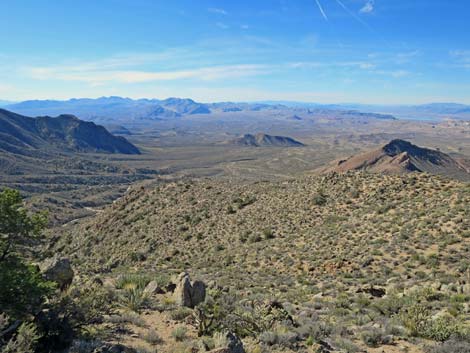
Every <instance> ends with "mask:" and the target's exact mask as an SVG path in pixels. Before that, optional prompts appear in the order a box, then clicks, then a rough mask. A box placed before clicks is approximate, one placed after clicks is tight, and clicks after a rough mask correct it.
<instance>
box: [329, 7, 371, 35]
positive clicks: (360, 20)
mask: <svg viewBox="0 0 470 353" xmlns="http://www.w3.org/2000/svg"><path fill="white" fill-rule="evenodd" d="M336 2H337V3H338V4H339V5H340V6H341V7H342V8H343V9H344V11H346V12H347V13H348V14H350V15H351V16H352V17H353V18H354V19H355V20H356V21H358V22H359V23H360V24H362V25H363V26H365V27H366V28H367V29H368V30H369V31H371V32H373V33H375V34H377V33H376V32H375V30H374V29H373V28H372V27H371V26H369V25H368V24H367V22H364V21H363V20H362V18H360V17H359V16H357V15H356V14H355V13H354V12H352V11H351V10H350V9H348V8H347V7H346V5H345V4H343V2H342V1H341V0H336Z"/></svg>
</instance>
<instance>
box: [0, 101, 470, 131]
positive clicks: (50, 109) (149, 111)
mask: <svg viewBox="0 0 470 353" xmlns="http://www.w3.org/2000/svg"><path fill="white" fill-rule="evenodd" d="M0 106H3V107H4V108H5V109H8V110H10V111H14V112H16V113H18V114H22V115H26V116H43V115H47V116H57V115H62V114H72V115H75V116H77V117H79V118H80V119H83V120H89V121H94V122H96V123H99V124H103V125H108V124H114V125H116V124H117V125H124V126H126V124H127V125H129V124H131V125H136V124H140V123H148V122H151V121H168V120H174V119H177V118H181V117H183V116H190V115H199V114H203V115H207V114H212V113H215V114H218V115H219V116H220V115H221V114H224V113H228V114H236V113H244V112H247V113H263V112H266V113H272V114H277V113H283V114H285V115H286V116H289V115H290V116H291V117H297V119H290V120H302V114H310V115H316V116H320V115H325V114H328V115H331V114H332V113H333V114H334V115H336V116H338V117H343V118H351V117H352V118H364V119H395V118H396V117H398V118H402V119H416V120H440V119H443V118H459V119H469V120H470V106H469V105H464V104H456V103H431V104H425V105H365V104H353V103H352V104H348V103H346V104H317V103H302V102H290V101H279V102H277V101H266V102H252V103H237V102H221V103H199V102H195V101H194V100H192V99H188V98H184V99H183V98H168V99H163V100H160V99H136V100H134V99H130V98H122V97H101V98H97V99H90V98H81V99H70V100H66V101H60V100H30V101H24V102H19V103H9V102H6V101H0Z"/></svg>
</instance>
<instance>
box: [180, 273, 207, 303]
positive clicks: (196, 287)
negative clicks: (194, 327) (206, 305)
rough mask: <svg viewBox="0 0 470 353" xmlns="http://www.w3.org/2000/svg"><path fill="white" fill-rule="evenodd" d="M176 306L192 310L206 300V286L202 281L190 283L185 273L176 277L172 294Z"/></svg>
mask: <svg viewBox="0 0 470 353" xmlns="http://www.w3.org/2000/svg"><path fill="white" fill-rule="evenodd" d="M173 295H174V298H175V301H176V304H178V305H180V306H184V307H188V308H194V307H195V306H197V305H198V304H200V303H202V302H204V300H205V299H206V285H205V284H204V282H202V281H194V282H191V278H190V277H189V274H188V273H186V272H183V273H181V274H180V275H179V276H178V279H177V283H176V289H175V292H174V294H173Z"/></svg>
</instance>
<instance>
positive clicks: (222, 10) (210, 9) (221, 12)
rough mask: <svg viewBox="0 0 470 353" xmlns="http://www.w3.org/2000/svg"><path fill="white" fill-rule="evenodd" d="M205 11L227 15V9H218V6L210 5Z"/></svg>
mask: <svg viewBox="0 0 470 353" xmlns="http://www.w3.org/2000/svg"><path fill="white" fill-rule="evenodd" d="M207 11H209V12H212V13H216V14H219V15H225V16H227V15H228V12H227V11H225V10H224V9H220V8H214V7H210V8H208V9H207Z"/></svg>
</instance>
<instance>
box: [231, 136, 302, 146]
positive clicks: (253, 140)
mask: <svg viewBox="0 0 470 353" xmlns="http://www.w3.org/2000/svg"><path fill="white" fill-rule="evenodd" d="M227 143H228V144H231V145H237V146H250V147H302V146H304V144H303V143H301V142H299V141H297V140H294V139H293V138H291V137H287V136H272V135H267V134H262V133H259V134H256V135H251V134H245V135H243V136H241V137H238V138H236V139H234V140H231V141H229V142H227Z"/></svg>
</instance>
